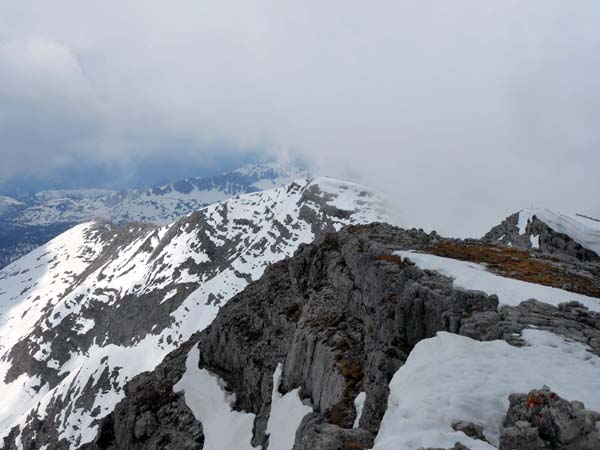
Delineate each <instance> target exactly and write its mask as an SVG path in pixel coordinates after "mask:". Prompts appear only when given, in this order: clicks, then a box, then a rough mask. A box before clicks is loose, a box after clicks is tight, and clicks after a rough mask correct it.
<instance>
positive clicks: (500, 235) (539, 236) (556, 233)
mask: <svg viewBox="0 0 600 450" xmlns="http://www.w3.org/2000/svg"><path fill="white" fill-rule="evenodd" d="M484 238H485V239H488V240H491V241H496V242H501V243H504V244H507V245H512V246H517V247H521V248H534V249H540V250H541V251H545V252H548V253H554V254H557V255H559V254H562V255H563V256H571V257H575V258H577V259H579V260H583V261H586V260H596V259H598V260H600V221H598V220H596V219H593V218H590V217H587V216H584V215H580V214H564V213H559V212H556V211H552V210H549V209H546V208H527V209H524V210H522V211H519V212H517V213H515V214H512V215H511V216H509V217H507V218H506V219H505V220H504V221H503V222H502V223H501V224H500V225H497V226H496V227H494V228H492V229H491V230H490V231H489V232H488V233H487V234H486V235H485V237H484Z"/></svg>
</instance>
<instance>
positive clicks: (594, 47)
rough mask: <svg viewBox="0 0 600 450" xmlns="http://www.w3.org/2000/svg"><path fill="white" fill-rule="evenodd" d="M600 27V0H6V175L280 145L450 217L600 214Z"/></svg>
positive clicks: (402, 204) (0, 7) (439, 218)
mask: <svg viewBox="0 0 600 450" xmlns="http://www.w3.org/2000/svg"><path fill="white" fill-rule="evenodd" d="M599 25H600V4H599V3H598V2H595V1H581V2H577V3H576V4H574V3H567V2H562V1H553V0H550V1H548V0H544V1H542V0H533V1H528V2H518V1H516V0H515V1H511V0H507V1H498V2H493V3H491V2H481V1H475V0H457V1H454V2H443V1H422V0H421V1H416V0H415V1H412V0H411V1H408V0H404V1H380V2H375V3H369V4H368V5H367V4H366V3H364V2H359V1H337V0H334V1H327V2H313V1H306V2H296V1H293V2H275V1H256V2H245V3H242V4H240V3H239V2H234V1H231V0H225V1H216V0H214V1H213V0H209V1H202V2H199V1H175V2H164V1H153V2H143V1H125V2H117V1H114V0H108V1H105V2H102V3H101V4H92V3H87V2H80V1H68V0H57V1H55V2H52V4H51V5H50V4H40V3H38V2H34V1H21V2H19V3H18V4H12V5H9V4H8V2H4V3H2V4H0V157H1V158H2V164H1V165H0V179H2V178H5V179H6V178H14V177H15V176H32V175H34V174H38V175H39V174H43V173H44V172H46V171H50V170H54V169H56V168H60V167H64V166H68V165H73V164H77V162H78V161H86V162H87V163H92V162H100V163H101V162H105V163H109V164H119V165H120V166H121V167H122V168H124V169H123V170H119V171H118V172H119V173H123V171H125V172H126V171H127V164H128V162H129V161H134V160H135V161H138V160H139V159H140V158H142V159H143V158H155V157H157V155H160V157H161V158H164V157H165V156H167V157H168V158H171V159H172V160H173V164H181V162H182V161H183V162H185V161H190V162H193V163H198V162H204V161H206V162H207V164H209V163H210V161H215V160H219V159H222V158H223V152H226V155H227V158H228V159H231V160H236V159H239V160H246V159H247V156H248V155H249V154H251V153H252V154H253V153H255V152H256V151H257V149H260V150H259V151H260V153H261V157H264V158H275V159H283V160H291V159H295V158H300V159H303V160H305V161H307V162H308V163H309V164H310V165H312V166H314V168H315V172H317V173H321V174H324V175H329V176H333V177H339V178H345V179H350V180H354V181H358V182H362V183H365V184H368V185H371V186H373V187H374V188H376V189H378V190H380V191H382V192H383V193H385V194H386V195H387V196H388V197H389V198H390V200H391V202H392V203H393V205H394V208H396V209H397V210H398V214H399V215H400V216H401V217H402V220H403V222H404V224H405V225H407V226H417V227H424V228H427V229H436V230H438V231H440V232H442V233H444V234H451V235H457V236H478V235H481V234H482V233H484V232H485V231H486V230H487V229H488V228H489V227H491V226H492V225H494V224H495V223H497V222H499V220H500V219H502V218H503V217H505V216H507V215H508V214H510V213H512V212H514V211H516V210H518V209H521V208H523V207H527V206H530V205H537V206H545V207H548V208H553V209H557V210H560V211H565V212H580V213H584V214H587V215H591V216H595V217H598V216H600V195H599V193H600V175H599V172H600V129H599V127H598V123H600V56H599V55H600V26H599ZM173 149H178V150H177V151H174V150H173ZM224 149H226V150H224Z"/></svg>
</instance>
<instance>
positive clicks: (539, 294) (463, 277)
mask: <svg viewBox="0 0 600 450" xmlns="http://www.w3.org/2000/svg"><path fill="white" fill-rule="evenodd" d="M395 254H396V255H398V256H401V257H403V258H409V259H410V260H411V261H413V262H414V263H415V264H416V265H417V266H419V267H420V268H422V269H429V270H435V271H438V272H440V273H442V274H444V275H447V276H449V277H451V278H453V279H454V286H455V287H458V288H461V289H467V290H469V289H470V290H476V291H483V292H486V293H488V294H496V295H497V296H498V299H499V300H500V304H502V305H510V306H517V305H519V304H520V303H521V302H523V301H525V300H529V299H532V298H534V299H536V300H539V301H541V302H544V303H549V304H551V305H554V306H558V304H560V303H565V302H569V301H572V300H576V301H578V302H580V303H581V304H583V305H584V306H586V307H587V308H589V309H590V311H596V312H600V299H598V298H593V297H588V296H585V295H581V294H576V293H573V292H569V291H564V290H562V289H557V288H553V287H550V286H543V285H541V284H535V283H528V282H526V281H521V280H515V279H512V278H505V277H502V276H500V275H496V274H493V273H491V272H489V271H488V270H487V269H486V267H485V266H483V265H481V264H476V263H472V262H467V261H459V260H457V259H452V258H444V257H442V256H437V255H430V254H427V253H416V252H413V251H398V252H396V253H395Z"/></svg>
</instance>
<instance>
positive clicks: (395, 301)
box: [84, 224, 600, 450]
mask: <svg viewBox="0 0 600 450" xmlns="http://www.w3.org/2000/svg"><path fill="white" fill-rule="evenodd" d="M436 239H438V237H437V236H435V235H426V234H424V233H422V232H419V231H416V230H412V231H405V230H400V229H397V228H394V227H391V226H388V225H385V224H375V225H371V226H367V227H349V228H346V229H345V230H343V231H341V232H339V233H336V234H328V235H326V236H325V237H324V238H323V239H322V240H321V242H319V243H318V244H312V245H307V246H302V247H301V248H300V249H299V250H298V252H297V253H296V254H295V255H294V257H293V258H291V259H289V260H285V261H282V262H280V263H277V264H274V265H273V266H271V267H270V268H269V269H268V270H267V271H266V272H265V274H264V276H263V277H262V278H261V279H260V280H259V281H258V282H255V283H252V284H250V285H249V286H248V287H247V288H246V289H245V290H244V291H243V292H241V293H240V294H238V295H237V296H235V297H234V298H233V299H232V300H231V301H230V302H228V303H227V305H225V306H224V307H223V308H222V309H221V310H220V312H219V314H218V316H217V317H216V319H215V320H214V321H213V322H212V324H211V325H210V326H209V327H208V328H207V329H206V330H204V331H203V332H201V333H199V334H198V335H195V336H193V337H192V338H191V339H190V341H188V343H187V344H186V347H185V349H179V350H176V351H175V352H174V353H173V354H172V355H171V356H170V357H169V359H168V360H165V361H164V362H163V363H162V364H161V365H159V367H158V368H157V369H156V370H155V371H154V373H146V374H143V375H140V377H139V380H144V381H143V383H148V385H149V386H153V385H163V386H164V385H165V384H166V385H167V387H166V388H165V389H169V386H170V387H171V388H172V386H173V385H174V384H175V383H176V382H177V380H176V379H175V378H177V377H170V376H168V375H165V374H174V373H175V374H180V373H183V371H184V368H183V364H184V362H183V361H184V357H185V354H186V352H187V351H188V349H189V348H190V347H193V346H195V347H197V348H199V351H200V361H199V365H200V367H202V368H205V369H207V370H209V371H210V372H211V373H213V374H216V375H218V376H219V377H220V378H221V379H222V380H223V381H224V382H225V383H226V385H227V388H228V390H230V391H232V392H233V393H234V394H235V403H234V405H233V407H234V408H235V409H237V410H240V411H245V412H251V413H254V414H255V415H256V418H255V421H254V429H253V436H252V444H253V445H255V446H257V445H262V446H263V449H265V448H269V447H268V442H269V440H268V435H267V433H266V424H267V422H268V420H269V415H270V408H271V391H272V387H273V383H272V377H273V372H274V371H275V369H276V367H277V366H278V364H280V363H281V364H282V365H283V368H284V369H283V380H282V383H281V385H280V390H281V391H282V393H283V392H290V391H292V390H294V389H296V388H300V393H301V396H303V397H304V398H307V399H310V401H311V404H312V405H313V412H312V413H310V414H308V415H307V416H306V417H305V418H304V420H302V422H301V424H300V426H299V428H298V430H297V432H296V441H295V445H294V450H309V449H340V448H344V449H345V448H348V449H365V448H371V447H372V445H373V439H374V437H375V435H376V433H377V431H378V429H379V425H380V423H381V420H382V418H383V414H384V413H385V410H386V405H387V397H388V395H389V387H388V386H389V382H390V380H391V378H392V376H393V375H394V373H395V372H396V371H397V370H398V368H399V367H400V366H401V365H402V364H403V363H404V362H405V361H406V359H407V357H408V355H409V353H410V351H411V349H412V348H413V347H414V346H415V345H416V344H417V343H418V342H419V341H420V340H422V339H426V338H429V337H431V336H433V335H434V334H435V333H436V332H437V331H441V330H446V331H450V332H453V333H459V334H463V335H466V336H469V337H472V338H475V339H479V340H492V339H498V338H501V339H505V340H507V341H508V342H509V343H512V344H513V345H522V341H520V340H519V338H518V335H519V332H520V331H521V330H523V329H524V328H526V327H527V326H528V325H527V324H529V323H530V321H534V322H535V323H536V324H538V326H541V327H547V329H551V330H552V331H554V332H556V333H559V334H563V335H564V336H567V337H569V336H571V337H572V336H579V337H582V336H585V337H586V342H588V343H589V342H591V340H592V339H595V338H594V337H592V336H596V334H595V333H597V332H598V331H599V326H598V325H599V323H598V320H599V318H600V316H599V315H598V314H595V313H590V312H588V311H586V310H585V309H583V308H581V307H580V306H578V305H575V304H571V305H565V306H564V307H561V308H555V307H552V306H549V305H544V304H540V303H539V302H535V301H530V302H525V303H523V304H522V305H520V306H519V307H504V308H502V309H500V310H499V311H498V309H497V307H498V300H497V298H496V297H495V296H493V295H492V296H488V295H486V294H484V293H482V292H474V291H462V290H457V289H455V288H454V287H453V284H452V280H451V279H450V278H448V277H445V276H443V275H440V274H439V273H436V272H430V271H425V270H421V269H419V268H418V267H416V266H414V265H412V264H410V263H409V262H407V261H406V260H402V259H401V258H399V257H397V256H394V255H393V252H394V251H396V250H401V249H405V248H414V247H415V246H416V247H419V246H427V245H430V243H431V241H432V240H436ZM146 380H152V381H150V382H148V381H146ZM139 383H142V381H138V379H136V380H134V382H133V385H138V384H139ZM361 392H366V394H367V395H366V401H365V404H364V406H363V408H362V413H361V415H360V418H359V421H358V428H354V427H353V424H354V423H355V420H356V418H357V417H356V416H357V411H356V409H355V400H356V398H357V396H358V394H359V393H361ZM143 395H145V394H143V393H141V392H139V391H135V390H134V389H128V395H127V396H126V397H125V399H123V400H122V401H121V403H120V404H119V405H118V407H117V410H116V411H118V415H116V412H115V413H113V414H112V415H111V416H109V417H107V418H105V419H104V420H103V423H102V426H101V427H102V428H103V429H104V427H108V428H110V427H113V428H114V429H115V430H116V429H118V428H119V427H122V425H121V423H134V422H135V421H136V420H137V417H138V412H137V411H138V409H137V406H136V405H137V404H138V403H139V401H140V398H143ZM184 411H185V408H184ZM170 432H171V427H169V426H165V425H162V424H161V425H156V427H155V431H154V433H157V434H159V435H160V434H165V433H170ZM109 434H110V433H109ZM113 434H114V438H113V439H112V440H111V441H110V442H108V443H106V442H105V443H102V442H100V441H99V439H97V440H96V441H95V442H94V443H92V444H91V445H89V446H86V447H84V448H85V449H87V450H101V449H102V450H105V449H111V450H113V449H125V448H135V447H130V446H131V445H132V444H131V439H130V438H122V437H120V436H118V434H117V433H113ZM149 448H150V447H149ZM164 448H165V449H171V448H172V449H174V448H176V447H174V446H169V445H166V446H165V447H164ZM458 448H466V447H464V446H462V444H460V443H457V445H456V446H455V449H458ZM274 450H276V449H274Z"/></svg>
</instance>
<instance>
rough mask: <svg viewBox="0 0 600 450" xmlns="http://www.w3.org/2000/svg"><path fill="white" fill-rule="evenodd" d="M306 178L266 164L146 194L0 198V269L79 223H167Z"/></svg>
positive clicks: (70, 193) (60, 192) (61, 193)
mask: <svg viewBox="0 0 600 450" xmlns="http://www.w3.org/2000/svg"><path fill="white" fill-rule="evenodd" d="M307 176H308V173H307V171H306V170H305V169H304V168H302V167H300V166H295V165H290V166H285V165H282V164H277V163H270V164H258V165H248V166H244V167H242V168H240V169H237V170H234V171H232V172H228V173H224V174H220V175H215V176H212V177H205V178H188V179H184V180H179V181H176V182H174V183H171V184H167V185H163V186H157V187H154V188H148V189H128V190H122V191H111V190H103V189H79V190H56V191H42V192H38V193H37V194H35V195H33V196H31V197H27V198H24V199H21V200H15V199H12V198H9V197H0V267H3V266H5V265H6V264H8V263H10V262H11V261H14V260H15V259H17V258H19V257H20V256H22V255H24V254H26V253H27V252H29V251H31V250H33V249H34V248H37V247H38V246H40V245H42V244H44V243H46V242H48V241H49V240H50V239H51V238H53V237H55V236H57V235H58V234H60V233H62V232H63V231H65V230H67V229H69V228H71V227H72V226H74V225H76V224H78V223H82V222H86V221H90V220H94V219H96V218H102V219H105V220H108V221H110V222H112V223H115V224H125V223H128V222H132V221H137V222H149V223H155V224H167V223H170V222H173V221H175V220H177V219H178V218H180V217H182V216H184V215H186V214H190V213H191V212H193V211H196V210H198V209H200V208H203V207H204V206H207V205H209V204H212V203H215V202H219V201H223V200H225V199H228V198H231V197H233V196H236V195H241V194H246V193H250V192H257V191H261V190H265V189H271V188H274V187H278V186H282V185H284V184H287V183H289V182H291V181H292V180H294V179H297V178H306V177H307Z"/></svg>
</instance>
